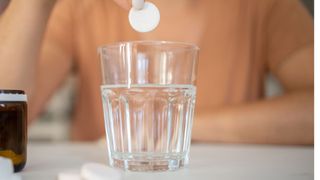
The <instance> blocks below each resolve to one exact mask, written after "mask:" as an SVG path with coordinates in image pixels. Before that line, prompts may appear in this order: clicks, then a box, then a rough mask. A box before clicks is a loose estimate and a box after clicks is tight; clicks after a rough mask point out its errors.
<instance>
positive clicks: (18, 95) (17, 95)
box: [0, 89, 27, 102]
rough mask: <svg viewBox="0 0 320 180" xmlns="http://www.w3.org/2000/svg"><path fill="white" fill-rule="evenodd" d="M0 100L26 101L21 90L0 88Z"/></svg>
mask: <svg viewBox="0 0 320 180" xmlns="http://www.w3.org/2000/svg"><path fill="white" fill-rule="evenodd" d="M0 101H8V102H16V101H24V102H26V101H27V95H26V94H25V92H24V91H22V90H9V89H0Z"/></svg>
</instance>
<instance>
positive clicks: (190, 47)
mask: <svg viewBox="0 0 320 180" xmlns="http://www.w3.org/2000/svg"><path fill="white" fill-rule="evenodd" d="M135 44H142V45H177V46H181V48H182V49H188V50H195V51H198V50H199V49H200V48H199V47H198V46H197V45H195V44H193V43H189V42H180V41H158V40H139V41H120V42H115V43H109V44H103V45H101V46H99V47H98V51H100V50H102V49H113V48H118V47H121V46H125V45H135Z"/></svg>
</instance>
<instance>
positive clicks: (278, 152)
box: [19, 143, 314, 180]
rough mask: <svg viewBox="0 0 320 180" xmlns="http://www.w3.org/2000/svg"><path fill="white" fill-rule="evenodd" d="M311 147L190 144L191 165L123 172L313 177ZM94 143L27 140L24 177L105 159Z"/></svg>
mask: <svg viewBox="0 0 320 180" xmlns="http://www.w3.org/2000/svg"><path fill="white" fill-rule="evenodd" d="M313 157H314V156H313V147H293V146H263V145H262V146H259V145H192V146H191V161H190V165H189V166H188V167H186V168H183V169H181V170H178V171H174V172H161V173H159V172H157V173H141V172H138V173H137V172H124V179H125V180H126V179H130V180H143V179H148V180H150V179H152V180H158V179H166V180H170V179H175V180H189V179H197V180H203V179H213V180H231V179H234V180H239V179H244V180H251V179H255V180H264V179H266V180H276V179H279V180H295V179H297V180H306V179H313V172H314V171H313ZM106 158H107V156H106V149H105V148H104V147H103V146H101V145H97V144H68V143H66V144H29V146H28V161H27V166H26V168H25V169H24V170H23V172H21V173H19V174H20V175H21V176H22V179H23V180H55V179H57V174H58V173H59V172H66V171H72V170H80V167H81V165H82V164H83V163H86V162H100V163H106V162H107V161H106Z"/></svg>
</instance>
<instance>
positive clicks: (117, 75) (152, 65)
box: [99, 41, 199, 171]
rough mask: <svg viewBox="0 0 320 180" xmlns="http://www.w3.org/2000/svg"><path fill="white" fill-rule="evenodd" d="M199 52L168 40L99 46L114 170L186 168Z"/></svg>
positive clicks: (109, 148) (194, 47)
mask: <svg viewBox="0 0 320 180" xmlns="http://www.w3.org/2000/svg"><path fill="white" fill-rule="evenodd" d="M198 51H199V48H198V47H197V46H195V45H192V44H187V43H179V42H166V41H135V42H121V43H116V44H111V45H106V46H101V47H99V55H100V60H101V67H102V80H103V82H102V86H101V94H102V104H103V111H104V119H105V129H106V139H107V145H108V155H109V164H110V165H111V166H112V167H118V168H122V169H125V170H132V171H163V170H175V169H178V168H180V167H183V166H184V165H186V164H188V161H189V150H190V141H191V129H192V121H193V114H194V107H195V97H196V86H195V85H196V70H197V61H198Z"/></svg>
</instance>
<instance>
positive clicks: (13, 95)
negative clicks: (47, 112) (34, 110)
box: [0, 89, 27, 172]
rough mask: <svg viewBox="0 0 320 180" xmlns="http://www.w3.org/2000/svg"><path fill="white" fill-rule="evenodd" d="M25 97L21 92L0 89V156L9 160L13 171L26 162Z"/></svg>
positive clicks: (18, 169) (21, 167) (19, 168)
mask: <svg viewBox="0 0 320 180" xmlns="http://www.w3.org/2000/svg"><path fill="white" fill-rule="evenodd" d="M26 145H27V96H26V95H25V93H24V91H21V90H1V89H0V156H3V157H6V158H9V159H11V160H12V162H13V164H14V171H15V172H18V171H21V170H22V169H23V168H24V166H25V164H26V160H27V149H26Z"/></svg>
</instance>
